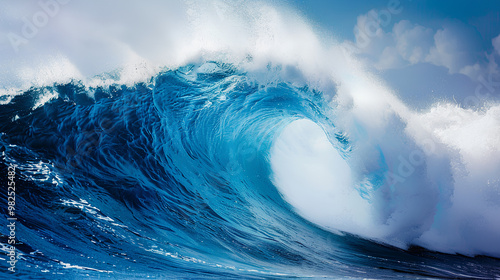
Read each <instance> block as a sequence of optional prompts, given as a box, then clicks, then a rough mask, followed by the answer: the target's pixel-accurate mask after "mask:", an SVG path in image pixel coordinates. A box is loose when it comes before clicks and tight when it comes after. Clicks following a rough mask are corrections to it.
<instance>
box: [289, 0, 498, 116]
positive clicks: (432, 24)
mask: <svg viewBox="0 0 500 280" xmlns="http://www.w3.org/2000/svg"><path fill="white" fill-rule="evenodd" d="M293 5H294V6H295V7H297V9H298V10H300V11H301V12H302V13H303V14H305V15H306V16H307V17H308V18H310V19H311V20H312V21H313V22H314V23H315V24H316V26H318V27H319V28H322V29H324V30H326V31H327V32H331V33H332V34H333V36H336V38H337V39H338V40H339V41H344V42H346V43H351V44H352V45H353V46H354V51H355V52H356V53H357V55H358V56H359V57H360V58H361V59H363V60H365V61H366V62H367V65H370V66H371V67H373V70H374V71H375V72H378V73H379V74H380V75H381V76H382V77H384V78H385V80H386V81H387V82H388V83H389V84H390V85H391V86H392V88H394V89H395V90H396V91H397V92H398V94H399V95H400V96H401V98H403V99H404V100H406V101H412V102H410V103H412V104H415V105H416V106H420V107H426V106H427V105H429V104H431V103H434V102H439V101H441V100H443V99H444V100H447V101H450V99H453V101H456V102H458V103H460V104H462V105H465V106H474V105H480V104H478V103H481V102H478V98H467V97H469V96H471V95H473V96H476V95H478V96H480V98H479V100H481V101H483V100H486V99H498V96H499V88H500V85H499V84H497V83H495V82H496V81H500V76H499V72H498V70H499V69H498V63H499V62H500V59H499V55H500V2H498V1H480V2H477V1H451V0H446V1H430V0H428V1H411V0H399V1H397V0H394V1H389V0H387V1H384V0H380V1H378V0H377V1H356V3H353V2H352V1H350V2H347V1H340V0H338V1H335V0H334V1H328V0H312V1H306V0H295V1H293ZM422 97H423V98H422Z"/></svg>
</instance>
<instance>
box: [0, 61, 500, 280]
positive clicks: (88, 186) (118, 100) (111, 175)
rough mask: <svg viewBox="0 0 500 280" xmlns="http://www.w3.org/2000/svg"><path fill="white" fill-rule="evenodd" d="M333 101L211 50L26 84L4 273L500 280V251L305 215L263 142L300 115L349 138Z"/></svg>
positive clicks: (5, 163)
mask: <svg viewBox="0 0 500 280" xmlns="http://www.w3.org/2000/svg"><path fill="white" fill-rule="evenodd" d="M269 75H270V76H272V73H271V72H270V73H269ZM51 94H55V96H56V97H55V98H53V99H51V100H50V101H47V102H45V103H43V104H42V105H39V106H37V103H39V101H40V98H41V97H44V96H48V95H51ZM325 110H327V105H326V102H325V100H323V95H322V94H321V93H320V92H317V91H315V90H310V89H309V88H308V87H307V86H306V87H300V88H298V87H295V86H293V85H292V84H290V83H288V82H287V81H286V80H281V79H279V78H272V79H269V81H268V82H267V83H265V84H262V83H259V82H258V80H257V79H255V78H253V77H252V75H249V74H247V73H244V72H241V71H240V70H238V69H237V68H236V67H234V66H233V65H227V64H221V63H214V62H209V63H204V64H202V65H188V66H185V67H181V68H179V69H176V70H168V71H167V70H166V71H163V72H161V73H159V74H158V75H156V76H155V77H153V78H152V79H151V80H150V81H149V82H147V83H139V84H135V85H133V86H126V85H120V84H113V85H110V86H101V87H97V88H93V87H88V86H85V85H83V84H82V83H81V82H79V81H73V82H71V83H69V84H54V85H52V86H50V87H44V88H31V89H30V90H28V91H26V92H24V93H23V94H21V95H18V96H16V97H14V98H13V99H12V100H11V101H10V102H6V104H4V105H0V132H1V135H0V169H1V172H0V174H1V176H2V178H1V182H2V191H0V196H1V201H3V203H2V205H3V206H1V207H0V212H1V213H2V220H3V221H4V224H5V226H1V227H0V228H1V230H0V233H1V235H2V239H1V242H2V246H3V247H2V248H3V249H2V252H1V254H0V268H1V271H0V278H3V279H10V278H19V279H35V278H36V279H75V278H81V277H84V278H85V277H88V278H92V279H99V278H111V279H144V278H146V277H149V278H150V279H165V278H166V279H169V278H170V279H178V278H184V279H187V278H191V279H203V278H213V279H220V278H246V279H284V278H300V279H302V278H311V279H317V278H334V279H337V278H347V279H350V278H354V279H357V278H360V279H361V278H368V279H405V278H415V279H432V278H439V279H495V278H500V260H498V259H495V258H490V257H482V256H476V257H467V256H460V255H448V254H442V253H437V252H432V251H428V250H426V249H423V248H419V247H410V249H409V250H403V249H399V248H395V247H391V246H387V245H383V244H378V243H375V242H373V241H370V240H366V239H363V238H360V237H357V236H354V235H350V234H348V233H345V234H335V233H331V232H328V231H325V230H323V229H321V228H319V227H317V226H316V225H314V224H312V223H311V222H309V221H307V220H305V219H304V218H302V217H300V216H299V215H297V214H296V213H295V212H294V210H293V209H292V207H291V206H290V205H289V204H288V203H287V202H286V201H285V200H284V199H283V197H282V196H281V195H280V193H279V192H278V190H277V188H276V187H275V186H274V185H273V183H272V180H271V179H270V178H271V172H272V170H271V168H270V164H269V150H270V148H271V145H272V143H273V140H274V139H275V138H276V137H277V135H278V134H279V132H280V131H281V130H282V129H283V128H284V127H285V126H286V125H287V124H289V123H291V122H292V121H293V120H296V119H303V118H306V119H310V120H312V121H314V122H316V123H318V124H321V126H322V127H325V128H326V130H327V132H328V135H329V137H330V140H331V141H336V143H337V144H338V145H339V146H342V147H344V148H345V149H346V150H349V147H350V143H349V139H348V138H346V137H345V136H343V134H342V133H341V132H340V131H337V130H336V128H335V120H334V119H330V118H328V117H327V114H325ZM9 167H11V168H12V167H15V184H16V194H15V197H16V198H15V202H16V207H15V217H16V218H17V221H16V230H15V234H16V245H15V247H16V250H17V254H18V261H17V263H16V272H15V273H12V272H10V271H8V270H7V269H8V267H9V264H8V263H7V260H8V256H7V253H8V246H9V245H8V235H9V234H10V231H9V229H8V228H7V227H6V225H7V224H8V220H7V218H9V217H11V216H9V213H8V211H7V210H8V208H7V191H6V190H7V177H8V168H9Z"/></svg>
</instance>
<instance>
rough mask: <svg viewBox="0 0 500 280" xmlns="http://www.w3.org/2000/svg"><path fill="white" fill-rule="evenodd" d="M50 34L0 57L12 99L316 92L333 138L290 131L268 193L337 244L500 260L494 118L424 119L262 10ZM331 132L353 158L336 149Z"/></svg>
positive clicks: (287, 18) (69, 21) (452, 114)
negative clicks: (74, 93) (221, 84)
mask: <svg viewBox="0 0 500 280" xmlns="http://www.w3.org/2000/svg"><path fill="white" fill-rule="evenodd" d="M154 2H155V3H154ZM96 5H97V6H96ZM154 5H158V6H159V7H162V9H159V8H151V7H153V6H154ZM111 7H112V10H113V13H108V12H105V11H110V10H111V9H110V8H111ZM7 10H8V9H6V11H7ZM20 11H21V12H20V13H21V14H22V13H27V14H29V13H30V12H33V11H31V10H30V9H28V8H26V9H24V10H23V9H21V10H20ZM99 11H102V12H99ZM165 12H166V14H164V13H165ZM2 16H4V14H2ZM8 18H9V19H10V20H11V21H12V22H13V23H15V24H18V25H19V22H18V21H17V20H16V19H15V15H14V16H11V17H8ZM19 18H21V17H19ZM153 18H154V19H155V20H152V19H153ZM131 19H136V20H131ZM51 20H53V22H51V24H50V25H47V26H46V27H44V29H43V30H41V31H40V32H43V33H44V34H49V35H50V34H52V35H54V34H57V36H56V38H57V39H56V40H55V41H54V36H42V35H43V34H41V33H40V35H39V36H38V37H35V38H33V39H31V41H30V42H29V44H28V45H22V46H20V49H19V53H18V55H12V54H10V53H9V54H7V53H5V52H3V54H2V55H1V56H0V63H1V65H2V66H1V67H2V68H1V72H2V73H6V74H5V75H2V78H1V80H0V84H1V85H2V91H3V93H2V94H3V95H4V99H8V98H10V97H11V96H13V95H15V94H19V93H21V92H23V90H25V89H27V88H30V87H33V86H35V87H42V86H51V85H53V84H54V83H66V82H69V81H71V80H79V81H82V83H83V84H84V85H85V86H86V87H87V88H89V87H94V88H95V87H99V86H103V85H107V84H114V83H117V84H125V85H134V84H135V83H137V82H139V81H148V80H149V79H150V78H151V77H152V76H154V75H156V74H157V73H159V72H160V71H162V70H165V69H176V68H178V67H179V66H184V65H186V64H188V63H190V62H200V61H210V60H214V61H218V62H225V63H231V64H233V65H235V67H237V68H238V69H240V70H241V71H245V72H246V73H247V75H248V76H249V77H252V79H255V80H257V81H259V82H261V83H263V84H272V83H273V82H275V81H282V80H284V81H286V82H289V83H290V84H292V85H294V86H296V87H302V86H307V87H308V88H311V89H315V90H318V91H320V92H322V94H323V95H324V98H325V99H326V100H328V101H329V106H330V107H331V109H330V110H329V112H328V117H329V118H331V119H332V120H333V124H334V127H335V128H332V127H327V126H325V124H324V123H317V124H314V123H313V122H311V121H308V120H297V121H295V122H291V124H290V125H289V126H288V127H287V128H284V130H283V132H282V133H281V136H278V134H276V137H277V138H276V139H275V141H274V146H273V148H271V150H270V152H269V153H270V154H269V157H270V165H271V167H272V171H273V173H272V175H271V176H272V180H273V182H274V183H275V184H276V186H277V187H278V189H279V190H280V191H281V192H282V193H283V195H284V197H285V198H286V199H287V200H288V202H289V203H290V204H291V205H292V206H293V207H294V208H295V209H296V211H297V212H298V213H300V214H301V215H303V216H304V217H305V218H307V219H309V220H310V221H312V222H314V223H316V224H318V225H319V226H320V227H323V228H326V229H329V230H332V231H334V232H337V231H345V232H349V233H353V234H356V235H359V236H362V237H365V238H370V239H374V240H377V241H380V242H384V243H388V244H392V245H395V246H399V247H403V248H406V247H407V246H409V245H412V244H414V245H421V246H424V247H426V248H429V249H431V250H439V251H441V252H449V253H461V254H467V255H474V254H485V255H489V256H495V257H500V216H499V215H498V213H499V211H500V118H499V116H500V114H499V111H500V107H499V105H495V104H493V105H489V106H487V107H486V108H483V109H482V110H479V109H476V110H475V109H467V110H465V109H462V108H460V107H458V106H455V105H451V104H436V105H434V106H432V107H431V108H429V110H427V111H426V112H415V111H413V110H412V109H411V108H412V106H411V104H403V103H402V102H401V101H400V100H399V99H398V98H397V97H396V95H395V94H394V93H393V92H392V91H391V90H390V89H389V88H388V87H387V86H385V85H384V83H383V82H382V81H380V80H379V79H378V78H377V77H375V76H374V75H372V74H370V73H368V72H367V71H366V70H364V66H363V65H362V64H361V63H360V62H359V61H357V60H356V59H355V57H354V56H353V55H352V54H351V51H350V47H349V46H348V45H345V44H341V43H338V42H335V41H334V40H333V39H328V38H326V39H325V38H320V36H319V35H318V33H317V32H316V31H315V30H314V29H313V28H312V27H311V26H310V24H309V23H308V22H307V21H306V20H304V19H303V18H301V16H299V15H297V14H295V13H294V12H293V11H291V10H288V9H287V8H286V7H275V6H272V5H269V4H266V3H261V2H252V3H243V2H237V3H231V2H226V1H210V2H204V3H192V2H190V1H187V2H182V3H179V2H175V3H164V2H163V1H153V2H152V3H148V4H144V3H137V4H131V6H124V5H121V2H118V1H116V2H113V1H111V2H109V1H107V2H105V3H104V2H103V3H101V2H95V3H93V4H92V5H89V4H87V3H86V2H72V3H71V4H70V5H67V6H64V9H63V10H61V12H60V15H58V16H57V17H54V18H53V19H51ZM108 21H112V22H114V23H115V24H113V25H107V24H106V22H108ZM4 26H7V25H4ZM102 26H105V27H102ZM1 31H2V32H7V30H1ZM2 38H3V37H2ZM83 46H90V47H88V48H87V47H83ZM117 69H119V70H117ZM267 69H274V70H275V71H271V72H269V71H268V70H267ZM113 71H114V72H113ZM102 73H108V74H105V75H100V74H102ZM269 73H272V74H269ZM96 75H98V76H96ZM99 75H100V76H99ZM50 94H53V93H50ZM9 96H10V97H9ZM48 100H50V98H45V99H43V98H42V99H41V101H42V102H41V103H40V104H37V106H42V105H43V104H44V102H47V101H48ZM207 104H208V103H207ZM207 106H208V105H207ZM318 125H319V126H318ZM333 129H335V130H336V131H338V132H339V133H341V134H343V135H345V136H346V139H348V140H347V141H348V142H349V146H350V147H351V148H350V149H346V150H342V149H340V148H339V147H340V145H339V144H338V143H336V141H338V140H336V139H335V138H334V137H331V135H329V134H328V132H329V131H330V130H333ZM323 130H324V131H326V132H327V134H325V135H324V134H322V133H323V132H322V131H323ZM304 134H305V135H304ZM326 135H328V137H327V136H326ZM327 139H328V141H327ZM329 145H333V146H329ZM299 171H300V172H299Z"/></svg>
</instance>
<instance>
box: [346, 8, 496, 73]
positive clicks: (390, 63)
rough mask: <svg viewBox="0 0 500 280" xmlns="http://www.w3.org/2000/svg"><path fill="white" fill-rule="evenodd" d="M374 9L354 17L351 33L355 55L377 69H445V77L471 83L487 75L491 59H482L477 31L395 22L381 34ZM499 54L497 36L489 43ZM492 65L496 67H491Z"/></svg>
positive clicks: (452, 23) (451, 25)
mask: <svg viewBox="0 0 500 280" xmlns="http://www.w3.org/2000/svg"><path fill="white" fill-rule="evenodd" d="M376 13H377V11H376V10H371V11H369V12H368V13H366V14H364V15H360V16H358V20H357V23H356V26H355V28H354V32H355V42H354V45H355V46H356V48H355V49H354V50H355V52H356V53H357V54H358V55H359V57H360V58H362V59H364V60H366V62H367V63H368V64H369V65H372V66H373V67H375V68H376V69H378V70H389V69H399V68H403V67H406V66H409V65H415V64H418V63H429V64H432V65H435V66H440V67H445V68H446V69H447V71H448V73H449V74H457V73H458V74H463V75H466V76H468V77H469V78H471V79H473V80H477V79H478V77H480V76H484V75H485V74H486V73H489V72H491V70H492V69H491V65H492V61H493V62H495V59H494V58H493V57H486V58H487V60H488V61H489V62H488V63H485V62H484V61H486V59H485V54H484V53H483V50H482V48H481V46H480V41H481V40H480V38H479V35H478V33H477V31H476V30H475V29H474V28H472V27H470V26H468V25H466V24H463V23H461V22H456V21H449V22H444V23H443V26H442V27H441V28H439V29H438V30H433V29H431V28H428V27H425V26H421V25H418V24H413V23H411V22H410V21H408V20H401V21H399V22H396V23H395V24H394V26H393V27H392V30H389V31H387V32H386V31H384V30H383V28H382V26H380V25H381V24H380V22H377V20H376V19H375V18H374V17H373V14H376ZM492 45H493V47H494V49H495V51H496V54H497V55H498V54H500V35H499V36H498V37H496V38H494V39H493V40H492ZM495 65H496V64H495Z"/></svg>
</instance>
